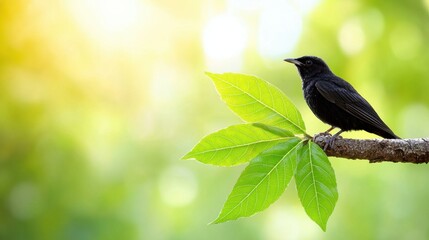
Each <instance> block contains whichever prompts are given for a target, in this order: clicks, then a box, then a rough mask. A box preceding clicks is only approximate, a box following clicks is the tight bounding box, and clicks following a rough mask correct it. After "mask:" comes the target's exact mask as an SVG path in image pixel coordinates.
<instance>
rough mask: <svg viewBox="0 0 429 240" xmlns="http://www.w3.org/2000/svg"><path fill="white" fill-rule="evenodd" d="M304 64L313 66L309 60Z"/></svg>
mask: <svg viewBox="0 0 429 240" xmlns="http://www.w3.org/2000/svg"><path fill="white" fill-rule="evenodd" d="M305 64H306V65H311V64H313V61H311V60H307V61H305Z"/></svg>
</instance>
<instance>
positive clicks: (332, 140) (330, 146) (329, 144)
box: [323, 130, 343, 151]
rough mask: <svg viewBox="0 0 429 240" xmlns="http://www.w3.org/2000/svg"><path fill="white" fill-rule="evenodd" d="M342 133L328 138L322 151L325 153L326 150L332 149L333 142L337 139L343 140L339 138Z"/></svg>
mask: <svg viewBox="0 0 429 240" xmlns="http://www.w3.org/2000/svg"><path fill="white" fill-rule="evenodd" d="M342 132H343V131H342V130H341V131H339V132H337V133H336V134H334V135H333V136H332V137H330V138H328V140H326V142H325V146H324V147H323V151H326V150H327V149H328V148H332V147H333V146H334V143H335V140H337V139H338V138H340V139H341V138H343V137H342V136H340V134H341V133H342Z"/></svg>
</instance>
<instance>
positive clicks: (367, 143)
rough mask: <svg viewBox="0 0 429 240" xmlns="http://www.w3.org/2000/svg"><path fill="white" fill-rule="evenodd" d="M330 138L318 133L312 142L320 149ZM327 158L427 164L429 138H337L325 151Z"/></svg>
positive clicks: (325, 134)
mask: <svg viewBox="0 0 429 240" xmlns="http://www.w3.org/2000/svg"><path fill="white" fill-rule="evenodd" d="M331 137H332V136H331V135H330V134H327V133H320V134H317V135H315V136H314V137H313V141H314V142H315V143H317V144H318V145H319V146H320V147H321V148H323V147H324V146H325V143H326V142H327V141H328V140H329V139H330V138H331ZM325 152H326V154H327V155H328V156H333V157H342V158H348V159H367V160H369V162H371V163H375V162H386V161H387V162H404V163H428V162H429V138H416V139H368V140H366V139H365V140H363V139H345V138H337V139H336V140H335V142H334V144H333V146H332V147H331V148H328V149H327V150H326V151H325Z"/></svg>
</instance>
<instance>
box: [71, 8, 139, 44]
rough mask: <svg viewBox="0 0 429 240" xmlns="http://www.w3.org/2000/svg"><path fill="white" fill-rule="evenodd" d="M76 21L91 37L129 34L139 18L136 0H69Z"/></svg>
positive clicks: (135, 26)
mask: <svg viewBox="0 0 429 240" xmlns="http://www.w3.org/2000/svg"><path fill="white" fill-rule="evenodd" d="M67 3H68V6H69V9H70V10H71V13H72V15H73V17H74V18H75V20H76V22H78V23H79V25H81V27H82V28H83V29H84V31H85V32H86V33H87V34H88V35H90V36H91V37H95V38H97V39H98V40H106V41H107V40H115V39H118V38H124V37H127V36H129V34H131V33H132V32H133V31H134V30H136V29H137V27H138V24H139V21H140V20H141V7H142V6H141V3H140V2H139V1H138V0H91V1H85V0H69V1H67Z"/></svg>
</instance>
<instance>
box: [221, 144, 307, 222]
mask: <svg viewBox="0 0 429 240" xmlns="http://www.w3.org/2000/svg"><path fill="white" fill-rule="evenodd" d="M299 142H300V139H299V138H291V139H290V140H288V141H287V142H283V143H279V144H277V145H276V146H274V147H272V148H270V149H268V150H266V151H264V152H262V153H261V154H260V155H258V156H257V157H256V158H254V159H252V160H251V161H250V163H249V166H247V167H246V169H244V171H243V172H242V173H241V175H240V177H239V178H238V181H237V183H236V184H235V186H234V188H233V190H232V192H231V194H230V195H229V197H228V199H227V200H226V202H225V205H224V206H223V209H222V211H221V213H220V214H219V216H218V217H217V219H216V220H214V221H213V223H220V222H225V221H228V220H233V219H237V218H239V217H247V216H250V215H253V214H254V213H256V212H259V211H262V210H264V209H265V208H267V207H268V206H269V205H270V204H271V203H273V202H274V201H276V200H277V199H278V198H279V197H280V195H281V194H282V193H283V192H284V190H285V189H286V187H287V185H288V184H289V181H290V180H291V178H292V176H293V173H294V170H295V158H296V152H295V149H296V147H297V146H298V143H299Z"/></svg>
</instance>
